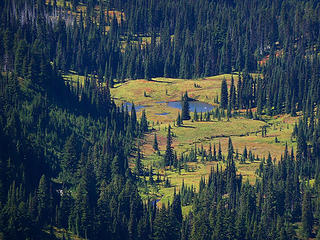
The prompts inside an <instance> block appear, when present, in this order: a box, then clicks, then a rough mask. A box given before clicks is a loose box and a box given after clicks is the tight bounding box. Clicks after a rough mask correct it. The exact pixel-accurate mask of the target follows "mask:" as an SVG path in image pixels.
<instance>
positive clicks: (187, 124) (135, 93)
mask: <svg viewBox="0 0 320 240" xmlns="http://www.w3.org/2000/svg"><path fill="white" fill-rule="evenodd" d="M252 75H253V77H258V75H257V74H252ZM63 77H64V78H65V80H68V81H71V82H72V83H73V84H75V83H76V82H77V81H79V82H80V84H83V82H84V77H83V76H78V75H76V74H74V73H72V72H70V73H69V74H66V75H64V76H63ZM232 77H233V78H234V81H235V84H237V81H238V74H233V75H231V74H224V75H218V76H212V77H206V78H201V79H172V78H153V79H152V80H151V81H147V80H145V79H138V80H130V81H126V82H123V83H117V82H116V84H115V86H114V88H111V89H110V91H111V96H112V98H113V99H114V101H115V103H116V104H117V105H119V106H120V105H121V104H123V103H126V102H130V103H131V102H133V103H134V104H135V105H136V106H144V108H143V109H144V110H145V112H146V115H147V119H148V121H149V126H150V128H151V131H150V132H149V133H148V134H146V135H145V136H144V138H143V139H141V140H140V144H141V145H142V146H141V151H142V153H143V159H142V163H143V165H144V167H145V169H149V168H150V166H152V168H153V172H154V178H155V177H156V175H157V174H158V175H159V176H160V179H161V180H162V182H161V183H159V184H156V185H153V186H152V185H150V184H149V183H148V177H145V180H146V181H144V180H143V178H142V183H141V184H140V186H139V189H140V192H141V196H142V198H143V199H144V200H146V199H158V200H160V201H159V202H158V204H159V205H161V204H162V203H167V202H168V201H171V200H172V197H173V194H174V189H176V190H177V191H178V190H179V189H180V187H181V185H182V182H184V184H185V186H191V185H193V186H194V188H195V189H196V191H197V188H198V184H199V181H200V179H201V178H205V177H207V176H208V174H209V173H210V171H211V169H212V168H214V169H215V168H216V166H217V165H219V166H222V167H224V163H223V162H205V163H202V162H200V158H199V157H198V162H192V163H188V164H187V166H188V171H185V169H182V170H181V172H180V173H179V172H178V171H176V170H173V169H169V168H167V169H163V167H162V160H163V155H164V152H165V149H166V141H167V140H166V138H167V129H168V126H169V124H170V125H171V127H172V133H173V144H172V146H173V149H174V151H176V152H177V155H178V157H179V156H180V155H181V154H182V153H186V152H189V151H190V150H191V149H194V148H195V147H197V148H201V147H203V148H204V149H205V150H208V149H209V145H210V144H211V145H212V146H213V145H216V149H217V151H218V144H219V143H220V144H221V150H222V154H223V155H225V156H226V154H227V149H228V139H229V137H231V139H232V143H233V147H234V150H235V151H237V152H238V153H239V156H241V154H242V153H243V149H244V148H245V147H246V148H247V150H248V152H249V151H251V152H252V153H253V154H254V155H255V156H259V158H260V159H262V158H263V157H265V158H266V157H267V156H268V154H269V153H270V155H271V156H272V158H273V159H274V158H276V159H280V158H281V154H283V151H284V149H285V145H286V144H287V145H288V147H289V148H291V147H293V148H295V146H296V143H295V141H293V139H292V137H291V135H292V131H293V128H294V124H295V122H296V121H297V120H298V117H291V116H289V115H279V116H274V117H270V116H266V115H263V116H262V117H261V119H260V120H253V119H248V118H246V117H245V114H244V112H242V114H241V115H240V116H236V117H232V118H230V119H229V120H228V119H226V118H221V120H218V119H216V118H211V120H210V121H209V122H204V121H203V122H196V121H192V120H188V121H184V123H183V126H181V127H177V126H176V125H175V120H176V118H177V116H178V112H180V110H179V109H176V108H172V107H169V106H168V105H167V102H170V101H180V100H181V95H182V94H184V93H185V91H187V92H188V96H189V97H190V98H192V99H194V100H197V101H201V102H205V103H208V104H212V105H213V106H214V107H218V106H219V104H218V103H217V101H216V99H217V98H218V99H220V88H221V81H222V80H223V79H226V81H227V84H228V88H229V87H230V83H231V78H232ZM141 112H142V111H141V110H139V111H137V115H138V116H140V115H141ZM161 113H166V115H158V114H161ZM191 117H193V113H192V112H191ZM263 127H265V128H266V129H267V134H266V136H262V128H263ZM154 134H157V140H158V143H159V149H160V155H158V153H156V152H155V151H154V150H153V147H152V146H153V141H154ZM276 138H277V141H276ZM131 161H132V162H131V166H132V167H133V166H134V158H133V159H132V160H131ZM259 165H260V161H255V162H246V163H244V164H240V163H239V162H238V161H237V162H236V167H237V171H238V174H241V175H242V176H243V178H244V179H245V180H246V179H247V180H248V181H249V182H250V183H251V184H254V183H255V181H256V178H257V177H258V176H257V174H256V170H257V169H258V168H259ZM166 178H168V179H169V181H170V187H165V186H164V179H166ZM190 210H191V208H190V207H189V206H184V207H183V211H184V213H187V212H188V211H190Z"/></svg>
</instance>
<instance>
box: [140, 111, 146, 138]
mask: <svg viewBox="0 0 320 240" xmlns="http://www.w3.org/2000/svg"><path fill="white" fill-rule="evenodd" d="M140 129H141V132H142V133H144V132H148V120H147V116H146V111H145V110H144V109H143V110H142V114H141V119H140Z"/></svg>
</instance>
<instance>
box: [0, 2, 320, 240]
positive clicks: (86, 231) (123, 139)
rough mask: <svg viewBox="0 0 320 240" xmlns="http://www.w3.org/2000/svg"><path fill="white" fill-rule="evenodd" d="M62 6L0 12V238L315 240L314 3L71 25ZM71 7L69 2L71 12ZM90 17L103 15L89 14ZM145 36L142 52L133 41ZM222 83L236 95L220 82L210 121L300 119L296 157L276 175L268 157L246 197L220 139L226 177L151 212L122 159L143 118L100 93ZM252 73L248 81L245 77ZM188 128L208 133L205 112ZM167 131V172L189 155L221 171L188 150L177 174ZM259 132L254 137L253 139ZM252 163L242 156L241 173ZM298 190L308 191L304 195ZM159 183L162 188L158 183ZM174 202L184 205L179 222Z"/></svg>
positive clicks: (156, 7) (187, 9)
mask: <svg viewBox="0 0 320 240" xmlns="http://www.w3.org/2000/svg"><path fill="white" fill-rule="evenodd" d="M62 3H63V5H64V6H60V5H57V1H53V6H49V5H46V4H45V1H40V0H37V1H22V0H16V1H11V0H3V1H0V18H1V21H0V22H1V26H0V42H1V43H2V44H0V62H1V64H0V65H1V74H0V238H4V239H50V238H52V237H53V236H52V230H53V227H58V228H63V229H67V230H70V231H72V232H73V233H75V234H77V235H79V236H80V237H82V238H88V239H142V238H143V239H152V238H153V239H210V238H211V239H296V238H297V236H296V229H295V226H296V225H297V223H298V222H301V230H302V237H304V238H308V237H315V236H313V233H315V232H316V231H317V229H318V228H319V226H318V225H319V218H320V217H319V216H320V214H319V212H320V210H319V206H320V204H319V197H318V195H319V176H318V175H319V174H318V173H319V170H320V169H319V166H320V163H319V153H320V149H319V136H320V132H319V114H318V113H316V112H317V111H318V112H319V104H320V98H319V94H320V92H319V89H320V88H319V86H320V84H319V69H320V68H319V65H320V60H319V49H318V47H317V46H318V45H319V39H320V38H319V34H320V32H319V30H318V29H319V27H318V26H319V18H318V17H317V16H318V15H319V14H318V12H319V4H318V2H317V1H312V0H306V1H297V0H292V1H278V0H274V1H258V0H252V1H249V2H248V1H207V0H200V1H199V2H197V3H194V2H192V1H171V0H169V1H167V0H166V1H164V0H160V1H157V2H154V1H152V0H147V1H142V0H137V1H121V0H119V1H118V0H117V1H108V2H106V1H97V0H92V1H89V0H84V1H83V2H82V3H83V4H86V5H87V12H86V13H82V14H80V16H77V18H75V17H74V16H72V15H71V14H69V13H68V11H66V10H70V9H68V8H69V7H67V6H66V1H62ZM78 4H80V2H79V1H77V0H73V1H72V5H73V6H72V8H73V10H75V9H76V6H77V5H78ZM98 5H99V6H102V7H104V9H99V11H96V10H95V9H97V8H96V7H97V6H98ZM110 9H112V10H115V11H121V12H123V16H121V17H120V18H121V21H119V22H118V20H117V19H116V18H115V17H111V16H106V15H105V13H106V12H107V11H104V10H110ZM249 13H250V14H249ZM266 13H267V14H266ZM120 15H121V14H120ZM266 15H267V16H268V17H265V16H266ZM97 22H99V24H96V23H97ZM106 26H108V27H110V30H109V31H108V32H106V31H105V27H106ZM148 36H150V37H151V41H150V42H149V41H142V39H143V38H144V37H148ZM124 43H125V44H124ZM124 46H125V47H124ZM266 56H269V58H268V60H267V58H266ZM257 60H263V61H262V63H259V64H257ZM257 65H258V67H257ZM70 70H74V71H76V72H77V73H78V74H80V75H83V76H84V82H83V84H80V83H77V82H76V81H70V80H69V79H66V81H64V80H63V78H62V77H61V74H63V73H68V72H69V71H70ZM234 70H236V71H238V72H239V81H238V83H237V86H235V85H236V84H235V83H234V79H233V78H232V79H231V86H230V92H229V93H230V94H228V88H227V84H226V81H225V80H224V81H223V82H222V86H221V101H220V106H221V108H222V109H223V110H222V111H220V110H219V109H218V108H217V110H216V111H215V114H214V117H215V118H217V119H219V120H220V119H221V117H224V116H225V111H224V110H225V109H227V117H228V118H230V117H231V115H234V112H232V110H234V109H246V110H247V117H248V118H253V117H254V116H253V114H252V111H251V108H255V107H257V115H258V117H259V116H260V115H262V114H265V113H267V114H270V115H273V114H282V113H290V114H291V115H292V116H296V115H297V114H301V113H302V117H301V121H300V122H299V124H298V125H297V126H296V127H295V128H294V132H293V135H292V137H293V140H296V141H297V152H296V157H295V156H294V154H295V153H294V151H293V150H292V152H291V153H288V150H287V148H286V150H285V152H284V154H283V156H282V158H281V159H278V160H277V161H275V163H276V164H274V163H273V159H272V158H271V155H270V156H268V158H267V160H266V162H265V163H264V162H263V161H262V162H261V164H260V167H259V171H258V174H259V177H260V178H258V179H257V182H256V184H255V185H252V186H251V185H249V184H247V183H244V182H243V181H242V176H241V175H236V168H235V162H234V161H235V160H236V159H237V158H235V157H234V150H233V146H232V142H231V139H230V140H229V147H228V155H227V159H226V160H227V161H226V163H225V165H226V169H225V170H224V171H222V169H221V168H219V167H217V168H216V169H212V172H211V173H210V175H209V177H208V179H202V180H201V183H200V186H201V187H200V188H201V190H200V189H199V191H195V190H194V189H193V187H192V186H183V187H182V189H180V194H176V195H175V196H174V199H173V203H172V205H171V206H168V208H166V207H163V208H161V209H160V210H159V209H157V208H156V207H155V206H154V204H152V203H150V202H145V203H143V202H142V200H141V198H140V196H139V193H138V189H137V186H136V182H135V181H136V179H135V178H134V177H133V176H134V175H133V174H132V173H131V170H130V168H129V163H128V159H130V156H132V155H133V151H134V145H135V144H134V141H135V138H136V137H142V135H143V133H144V132H147V131H148V121H147V119H146V115H145V112H142V116H141V119H140V120H137V115H136V110H135V107H134V104H133V105H132V109H131V112H130V113H128V111H126V110H125V109H123V108H121V107H120V108H119V107H116V106H115V104H114V103H113V101H112V100H111V96H110V89H109V88H112V87H114V84H115V83H117V82H118V81H121V82H123V81H126V80H127V79H138V78H143V77H145V78H146V79H148V80H151V81H152V78H153V77H162V76H166V77H183V78H198V77H204V76H209V75H215V74H217V73H219V72H220V73H230V72H232V71H234ZM256 71H257V72H259V73H260V74H261V77H258V78H257V79H256V78H253V77H252V76H251V75H250V74H249V73H250V72H256ZM101 83H107V84H106V85H105V84H101ZM104 86H105V87H104ZM194 87H195V88H199V87H200V86H198V85H197V84H196V85H194ZM166 93H167V94H168V92H167V91H166ZM170 94H171V92H170ZM146 96H147V94H146ZM228 96H229V97H228ZM181 100H182V113H181V116H180V119H181V121H177V125H181V124H182V121H183V120H189V119H190V111H189V104H188V100H190V99H189V98H188V95H187V92H186V93H185V94H184V95H183V97H182V99H181ZM217 102H218V101H217V100H216V103H217ZM197 115H198V117H197V119H200V121H203V120H204V119H205V120H206V121H209V120H210V115H209V114H208V113H206V114H205V115H204V116H202V114H200V116H199V114H197ZM177 120H178V119H177ZM170 129H171V128H170V126H169V129H168V139H167V149H166V154H165V157H164V160H165V161H164V162H165V165H166V166H174V167H175V168H177V169H179V170H181V166H184V167H185V169H186V170H188V169H189V167H188V165H187V162H188V161H192V162H195V161H197V158H198V156H200V157H201V161H203V162H205V161H206V160H219V161H221V160H224V156H223V155H222V149H221V145H220V144H219V147H218V152H216V146H215V145H214V146H213V150H212V149H211V147H210V149H209V151H208V153H207V152H206V151H205V150H204V149H203V147H201V149H198V148H197V147H195V148H194V149H192V150H191V151H190V153H185V154H184V155H182V156H181V158H180V159H179V161H178V159H177V156H176V154H175V153H174V152H173V149H172V134H171V132H170V131H171V130H170ZM262 133H263V136H264V137H267V134H266V128H264V129H263V130H262ZM154 149H155V150H156V151H158V144H157V141H156V136H155V144H154ZM139 152H140V151H139V150H138V155H139ZM236 155H237V154H236ZM140 157H141V156H140ZM140 157H138V158H137V159H136V160H137V163H138V164H136V166H138V167H137V169H136V171H135V172H137V173H138V174H139V175H140V174H141V172H143V171H142V169H141V168H142V166H141V167H139V165H140V163H139V161H138V160H139V159H140ZM256 159H257V156H255V155H254V154H253V152H252V151H251V150H249V152H248V150H247V149H246V148H245V149H244V150H243V155H242V157H241V161H242V162H246V161H247V160H249V161H255V160H256ZM140 160H141V159H140ZM177 171H178V170H177ZM150 175H151V176H152V169H150V170H149V176H150ZM151 176H150V183H151V182H152V180H151V179H152V178H151ZM310 179H315V181H314V185H313V186H307V187H306V186H305V185H306V182H308V180H310ZM164 184H165V185H166V186H167V187H169V186H170V181H169V178H167V177H166V179H165V183H164ZM301 193H303V197H302V196H301ZM181 202H182V205H184V206H186V205H190V204H192V205H193V206H192V214H190V215H189V216H185V218H184V219H182V214H181ZM44 229H49V233H46V232H44V231H43V230H44ZM50 229H51V230H50ZM318 232H319V231H318ZM314 235H315V234H314ZM63 238H68V236H67V235H64V236H63ZM317 238H319V233H318V234H317Z"/></svg>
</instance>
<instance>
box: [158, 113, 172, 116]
mask: <svg viewBox="0 0 320 240" xmlns="http://www.w3.org/2000/svg"><path fill="white" fill-rule="evenodd" d="M168 114H169V113H167V112H163V113H155V115H159V116H165V115H168Z"/></svg>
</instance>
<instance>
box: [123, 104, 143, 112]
mask: <svg viewBox="0 0 320 240" xmlns="http://www.w3.org/2000/svg"><path fill="white" fill-rule="evenodd" d="M126 107H127V108H128V111H129V112H130V111H131V108H132V103H129V102H126V103H124V104H123V109H126ZM134 108H135V109H136V112H138V111H140V110H141V109H143V108H146V106H139V105H134Z"/></svg>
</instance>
